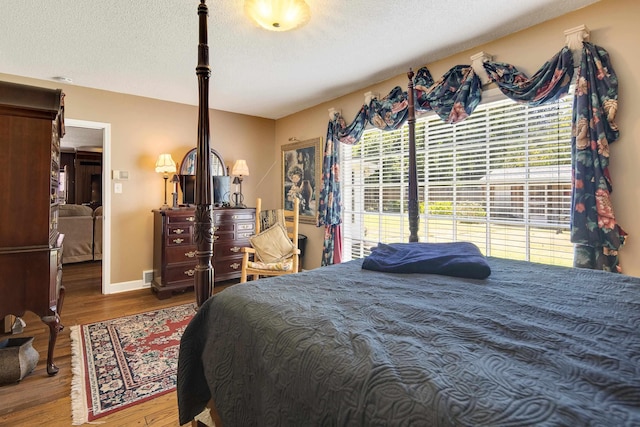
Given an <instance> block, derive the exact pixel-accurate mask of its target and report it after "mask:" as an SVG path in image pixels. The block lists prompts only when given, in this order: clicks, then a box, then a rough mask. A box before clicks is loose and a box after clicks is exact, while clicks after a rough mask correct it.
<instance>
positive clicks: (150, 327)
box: [71, 304, 195, 425]
mask: <svg viewBox="0 0 640 427" xmlns="http://www.w3.org/2000/svg"><path fill="white" fill-rule="evenodd" d="M194 314H195V304H185V305H180V306H176V307H169V308H165V309H160V310H154V311H149V312H146V313H140V314H135V315H132V316H126V317H119V318H117V319H111V320H106V321H103V322H96V323H90V324H87V325H80V326H77V325H76V326H72V327H71V347H72V370H73V379H72V384H71V406H72V411H73V425H80V424H83V423H86V422H90V421H93V420H96V419H98V418H101V417H104V416H106V415H109V414H112V413H114V412H116V411H119V410H121V409H125V408H128V407H130V406H132V405H135V404H138V403H142V402H144V401H147V400H149V399H153V398H154V397H158V396H160V395H162V394H165V393H168V392H170V391H173V390H175V388H176V371H177V366H178V350H179V346H180V337H182V333H183V332H184V330H185V328H186V327H187V324H188V323H189V321H190V320H191V318H192V317H193V315H194Z"/></svg>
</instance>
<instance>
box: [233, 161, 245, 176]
mask: <svg viewBox="0 0 640 427" xmlns="http://www.w3.org/2000/svg"><path fill="white" fill-rule="evenodd" d="M231 175H236V176H249V166H247V162H246V161H245V160H236V162H235V163H234V164H233V168H232V169H231Z"/></svg>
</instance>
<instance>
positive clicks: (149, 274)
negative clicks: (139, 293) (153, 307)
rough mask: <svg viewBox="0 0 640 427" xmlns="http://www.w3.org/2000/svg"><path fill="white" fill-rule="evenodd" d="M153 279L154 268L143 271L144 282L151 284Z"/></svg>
mask: <svg viewBox="0 0 640 427" xmlns="http://www.w3.org/2000/svg"><path fill="white" fill-rule="evenodd" d="M152 280H153V270H147V271H143V272H142V283H144V284H145V285H150V284H151V281H152Z"/></svg>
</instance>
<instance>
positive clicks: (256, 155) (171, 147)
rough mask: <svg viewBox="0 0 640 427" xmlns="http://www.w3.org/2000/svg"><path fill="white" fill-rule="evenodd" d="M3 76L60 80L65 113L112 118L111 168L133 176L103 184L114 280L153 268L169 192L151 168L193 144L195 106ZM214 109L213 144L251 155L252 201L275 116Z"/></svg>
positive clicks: (229, 153)
mask: <svg viewBox="0 0 640 427" xmlns="http://www.w3.org/2000/svg"><path fill="white" fill-rule="evenodd" d="M0 80H5V81H14V82H17V83H23V84H30V85H34V86H43V87H52V88H61V89H63V91H64V92H65V95H66V97H65V117H66V118H67V119H77V120H86V121H94V122H103V123H110V124H111V169H113V170H124V171H128V172H129V180H128V181H122V186H123V191H122V194H115V193H114V192H113V182H112V181H111V180H110V177H111V172H110V171H107V170H105V171H104V172H105V174H106V175H107V177H108V178H109V180H108V182H109V183H110V185H109V187H110V188H109V189H105V191H110V192H111V218H110V221H111V252H110V255H111V269H110V274H111V279H110V282H111V283H112V284H117V283H123V282H132V281H138V280H141V279H142V272H143V271H144V270H151V269H152V268H153V258H152V257H153V214H152V212H151V211H152V209H157V208H159V207H160V206H161V205H162V202H163V198H164V181H163V180H162V177H161V175H159V174H157V173H156V172H155V171H154V167H155V161H156V158H157V156H158V154H160V153H165V152H167V153H171V155H172V156H173V158H174V160H176V161H178V162H181V161H182V158H183V157H184V155H185V154H186V153H187V152H188V151H189V150H190V149H191V148H193V147H195V146H196V144H197V123H198V109H197V107H195V106H189V105H184V104H177V103H171V102H164V101H158V100H154V99H149V98H143V97H137V96H129V95H122V94H118V93H114V92H107V91H100V90H94V89H87V88H82V87H78V86H73V85H62V84H59V83H56V82H49V81H41V80H33V79H26V78H21V77H16V76H10V75H3V74H0ZM195 81H196V77H195V75H194V82H195ZM209 117H210V124H211V146H212V148H214V149H216V150H217V151H218V152H219V153H220V154H221V155H222V157H223V158H224V160H225V163H227V165H228V166H231V165H232V164H233V162H234V161H235V160H237V159H239V158H243V159H246V160H247V163H248V165H249V168H250V173H251V175H250V176H249V177H247V178H246V181H245V184H246V185H243V187H242V189H243V193H244V194H245V200H246V201H247V202H249V201H252V200H255V198H256V197H257V189H256V183H257V181H255V178H258V177H262V176H263V175H264V174H265V173H266V172H267V170H268V168H269V166H270V164H269V162H268V159H270V158H271V157H273V138H274V132H275V121H273V120H268V119H262V118H256V117H251V116H246V115H240V114H233V113H227V112H223V111H217V110H210V114H209ZM265 187H267V188H270V187H273V186H272V185H270V184H269V185H266V184H264V183H263V184H262V186H261V188H263V189H264V188H265ZM169 188H171V187H169ZM258 190H259V189H258ZM169 192H171V189H169ZM169 200H170V195H169ZM169 203H171V202H169ZM249 204H250V205H253V202H251V203H249Z"/></svg>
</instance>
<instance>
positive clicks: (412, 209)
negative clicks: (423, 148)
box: [407, 68, 420, 242]
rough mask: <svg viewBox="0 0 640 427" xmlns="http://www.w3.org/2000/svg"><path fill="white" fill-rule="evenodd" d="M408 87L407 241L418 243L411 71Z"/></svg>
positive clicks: (416, 179) (416, 176)
mask: <svg viewBox="0 0 640 427" xmlns="http://www.w3.org/2000/svg"><path fill="white" fill-rule="evenodd" d="M407 77H408V78H409V86H408V91H407V98H408V99H407V101H408V102H409V119H408V125H409V232H410V235H409V241H410V242H417V241H418V222H419V219H420V218H419V212H418V172H417V167H416V110H415V104H414V97H415V93H414V89H413V70H412V69H411V68H409V72H408V73H407Z"/></svg>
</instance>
